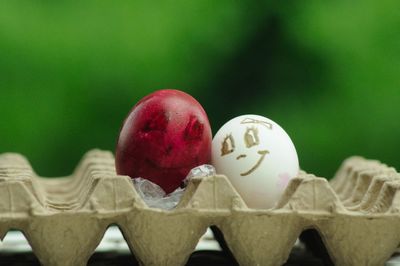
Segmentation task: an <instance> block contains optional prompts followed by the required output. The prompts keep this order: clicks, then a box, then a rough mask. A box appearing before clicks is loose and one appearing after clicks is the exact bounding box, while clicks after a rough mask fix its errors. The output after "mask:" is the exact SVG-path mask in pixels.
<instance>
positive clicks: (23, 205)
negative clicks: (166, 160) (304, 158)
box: [0, 150, 400, 266]
mask: <svg viewBox="0 0 400 266" xmlns="http://www.w3.org/2000/svg"><path fill="white" fill-rule="evenodd" d="M399 188H400V178H399V174H398V173H397V172H396V171H395V169H393V168H390V167H388V166H386V165H384V164H382V163H380V162H378V161H373V160H366V159H363V158H361V157H351V158H349V159H347V160H345V161H344V162H343V164H342V166H341V167H340V168H339V170H338V172H337V174H336V175H335V177H334V178H333V179H332V180H331V182H328V181H327V180H326V179H324V178H319V177H315V176H314V175H312V174H307V173H305V172H301V173H300V174H299V176H298V177H295V178H293V179H292V180H291V181H290V183H289V185H288V187H287V188H286V190H285V192H284V194H283V195H282V197H281V198H280V200H279V202H278V203H277V205H276V206H275V207H274V208H272V209H268V210H256V209H250V208H248V207H247V206H246V204H245V203H244V202H243V200H242V198H241V197H240V195H239V194H238V193H237V192H236V190H235V189H234V188H233V187H232V185H231V184H230V182H229V180H228V179H227V178H226V177H225V176H223V175H216V176H209V177H202V178H193V179H191V181H190V182H189V184H188V186H187V188H186V190H185V193H184V195H183V197H182V199H181V201H180V203H179V204H178V206H177V207H176V208H175V209H173V210H169V211H167V210H162V209H158V208H149V207H147V206H146V204H145V203H144V201H143V200H142V198H141V197H140V196H139V195H138V193H137V192H136V190H135V188H134V186H133V184H132V181H131V179H130V178H129V177H128V176H119V175H117V174H116V173H115V166H114V157H113V155H112V154H111V153H110V152H105V151H100V150H93V151H90V152H88V153H87V154H86V155H85V156H84V157H83V159H82V160H81V162H80V163H79V165H78V166H77V168H76V170H75V171H74V173H73V174H72V175H71V176H69V177H61V178H54V179H48V178H42V177H39V176H37V175H36V174H35V172H34V170H33V169H32V167H31V165H30V164H29V162H28V161H27V160H26V159H25V158H24V157H23V156H21V155H19V154H12V153H6V154H2V155H0V238H1V239H3V238H4V236H5V235H6V233H7V232H8V231H9V230H11V229H16V230H20V231H22V232H23V234H24V235H25V237H26V238H27V240H28V242H29V244H30V245H31V247H32V250H33V252H34V253H35V255H36V256H37V258H38V259H39V261H40V263H41V264H42V265H45V266H50V265H51V266H72V265H73V266H77V265H78V266H79V265H86V264H87V261H88V259H89V258H90V256H91V255H92V254H93V253H94V250H95V249H96V247H97V246H98V244H99V243H100V241H101V240H102V237H103V235H104V233H105V231H106V230H107V228H108V227H109V226H110V225H117V226H118V227H119V228H120V230H121V232H122V234H123V236H124V238H125V240H126V242H127V244H128V246H129V248H130V250H131V252H132V254H133V255H134V256H135V257H136V259H137V260H138V261H139V263H140V264H141V265H146V266H147V265H157V266H160V265H185V263H186V262H187V260H188V258H189V256H190V255H191V253H192V252H193V250H194V249H195V247H196V244H197V243H198V241H199V239H200V238H201V236H202V235H203V234H204V233H205V232H206V230H207V228H208V227H209V226H211V225H215V226H217V227H218V228H219V229H220V230H221V231H222V233H223V235H224V238H225V240H226V242H227V245H228V246H229V248H230V250H231V251H232V253H233V255H234V257H235V258H236V260H237V261H238V263H239V264H240V265H263V266H264V265H282V264H283V263H284V262H285V261H286V260H287V259H288V256H289V253H290V251H291V249H292V247H293V245H294V244H295V242H296V240H297V238H298V237H299V235H300V234H301V233H302V232H303V231H304V230H307V229H310V228H312V229H315V230H316V231H317V232H318V233H319V234H320V236H321V239H322V241H323V243H324V245H325V247H326V249H327V251H328V253H329V255H330V257H331V260H332V261H333V263H334V264H336V265H344V266H346V265H357V266H360V265H383V264H384V263H385V261H386V260H387V259H388V258H389V257H390V256H391V255H392V254H393V253H394V252H395V250H396V248H397V247H398V245H399V243H400V226H399V225H400V215H399V210H400V189H399Z"/></svg>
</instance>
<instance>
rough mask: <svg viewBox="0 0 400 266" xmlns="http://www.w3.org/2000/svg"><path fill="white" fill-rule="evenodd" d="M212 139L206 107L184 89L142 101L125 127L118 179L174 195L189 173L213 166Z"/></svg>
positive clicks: (119, 150)
mask: <svg viewBox="0 0 400 266" xmlns="http://www.w3.org/2000/svg"><path fill="white" fill-rule="evenodd" d="M211 142H212V134H211V127H210V123H209V121H208V118H207V114H206V112H205V111H204V109H203V107H202V106H201V105H200V104H199V103H198V102H197V101H196V100H195V99H194V98H193V97H192V96H190V95H189V94H187V93H184V92H182V91H179V90H159V91H156V92H154V93H152V94H150V95H147V96H146V97H144V98H143V99H141V100H140V101H139V102H138V103H137V104H136V105H135V106H134V107H133V109H132V110H131V112H130V113H129V115H128V117H127V118H126V119H125V121H124V124H123V126H122V129H121V132H120V135H119V139H118V144H117V149H116V169H117V173H118V174H119V175H129V176H130V177H132V178H135V177H142V178H145V179H148V180H150V181H152V182H153V183H156V184H157V185H159V186H160V187H161V188H163V189H164V190H165V192H166V193H170V192H172V191H174V190H175V189H176V188H178V187H179V186H180V185H181V184H182V181H183V180H184V179H185V177H186V176H187V174H188V173H189V171H190V170H191V169H192V168H193V167H196V166H199V165H202V164H207V163H210V160H211Z"/></svg>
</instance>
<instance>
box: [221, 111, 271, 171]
mask: <svg viewBox="0 0 400 266" xmlns="http://www.w3.org/2000/svg"><path fill="white" fill-rule="evenodd" d="M240 124H241V125H243V127H246V129H245V132H244V134H243V136H242V137H241V138H239V139H238V140H235V138H234V137H233V135H232V133H230V134H229V135H227V136H226V137H225V138H224V140H223V141H222V143H221V156H226V155H228V154H230V153H233V152H235V141H243V143H244V145H245V146H246V148H247V149H248V152H250V153H254V152H256V153H257V154H258V155H259V158H258V159H257V161H256V162H254V164H253V166H252V167H251V168H250V169H248V170H245V171H243V172H241V173H240V175H241V176H247V175H250V174H251V173H253V172H254V171H256V170H257V168H258V167H259V166H260V165H261V164H262V162H263V161H264V158H265V156H266V155H267V154H268V153H269V151H268V149H265V144H264V143H262V144H260V137H259V126H262V127H265V129H269V130H272V124H271V123H269V122H267V121H261V120H257V119H253V118H250V117H246V118H244V119H243V120H242V121H241V122H240ZM262 141H265V140H262ZM246 157H247V152H246V153H241V154H239V155H238V156H237V157H236V160H240V159H244V158H246Z"/></svg>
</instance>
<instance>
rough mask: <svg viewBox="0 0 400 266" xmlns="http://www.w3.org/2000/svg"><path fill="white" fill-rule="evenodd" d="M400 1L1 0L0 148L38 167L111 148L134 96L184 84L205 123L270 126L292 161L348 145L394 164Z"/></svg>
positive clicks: (322, 156) (322, 171) (307, 164)
mask: <svg viewBox="0 0 400 266" xmlns="http://www.w3.org/2000/svg"><path fill="white" fill-rule="evenodd" d="M399 8H400V4H399V2H398V1H397V0H393V1H386V0H385V1H379V2H378V1H372V0H365V1H344V0H338V1H314V0H309V1H227V0H220V1H209V0H204V1H156V2H152V1H120V0H116V1H101V0H100V1H99V0H96V1H94V0H84V1H76V0H69V1H63V0H60V1H44V0H42V1H31V0H29V1H28V0H26V1H23V0H15V1H0V93H1V94H0V111H1V120H0V121H1V122H0V125H1V127H0V153H1V152H11V151H12V152H19V153H22V154H24V155H25V156H27V157H28V158H29V160H30V161H31V163H32V165H33V166H34V168H35V170H36V171H37V172H38V173H39V174H41V175H44V176H61V175H67V174H70V173H71V172H72V170H73V169H74V167H75V165H76V164H77V162H78V161H79V159H80V158H81V156H82V155H83V154H84V153H85V152H86V151H88V150H89V149H92V148H102V149H108V150H114V147H115V143H116V139H117V136H118V132H119V129H120V126H121V123H122V121H123V119H124V118H125V116H126V115H127V113H128V111H129V110H130V108H131V107H132V106H133V105H134V104H135V103H136V102H137V101H138V100H139V99H140V98H142V97H143V96H145V95H146V94H149V93H151V92H152V91H154V90H158V89H162V88H177V89H181V90H184V91H186V92H188V93H190V94H191V95H193V96H194V97H195V98H197V99H198V100H199V102H200V103H201V104H202V105H203V106H204V108H205V109H206V111H207V113H208V116H209V119H210V122H211V124H212V128H213V132H214V133H215V132H216V131H217V130H218V128H219V127H220V126H221V125H222V124H223V123H224V122H226V121H228V120H229V119H231V118H233V117H235V116H237V115H241V114H244V113H256V114H260V115H264V116H267V117H269V118H271V119H273V120H274V121H276V122H277V123H279V124H280V125H281V126H282V127H283V128H284V129H285V130H286V131H287V132H288V134H289V135H290V136H291V137H292V139H293V142H294V143H295V145H296V148H297V151H298V154H299V159H300V163H301V167H302V168H303V169H305V170H307V171H309V172H314V173H316V174H317V175H319V176H325V177H330V176H332V175H333V174H334V172H335V171H336V169H337V167H338V166H339V165H340V163H341V162H342V160H343V159H345V158H346V157H348V156H350V155H354V154H357V155H362V156H365V157H368V158H375V159H379V160H382V161H384V162H385V163H387V164H389V165H392V166H395V167H396V168H399V166H400V160H399V159H398V149H399V143H400V141H399V139H398V138H399V135H400V123H399V118H398V116H399V111H400V109H399V101H400V16H399V13H398V11H399Z"/></svg>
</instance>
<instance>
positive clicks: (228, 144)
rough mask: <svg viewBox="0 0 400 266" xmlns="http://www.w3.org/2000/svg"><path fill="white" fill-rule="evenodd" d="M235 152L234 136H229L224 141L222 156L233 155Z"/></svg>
mask: <svg viewBox="0 0 400 266" xmlns="http://www.w3.org/2000/svg"><path fill="white" fill-rule="evenodd" d="M234 150H235V141H234V140H233V137H232V135H231V134H229V135H228V136H226V137H225V138H224V141H223V142H222V147H221V156H224V155H227V154H229V153H232V152H233V151H234Z"/></svg>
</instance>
